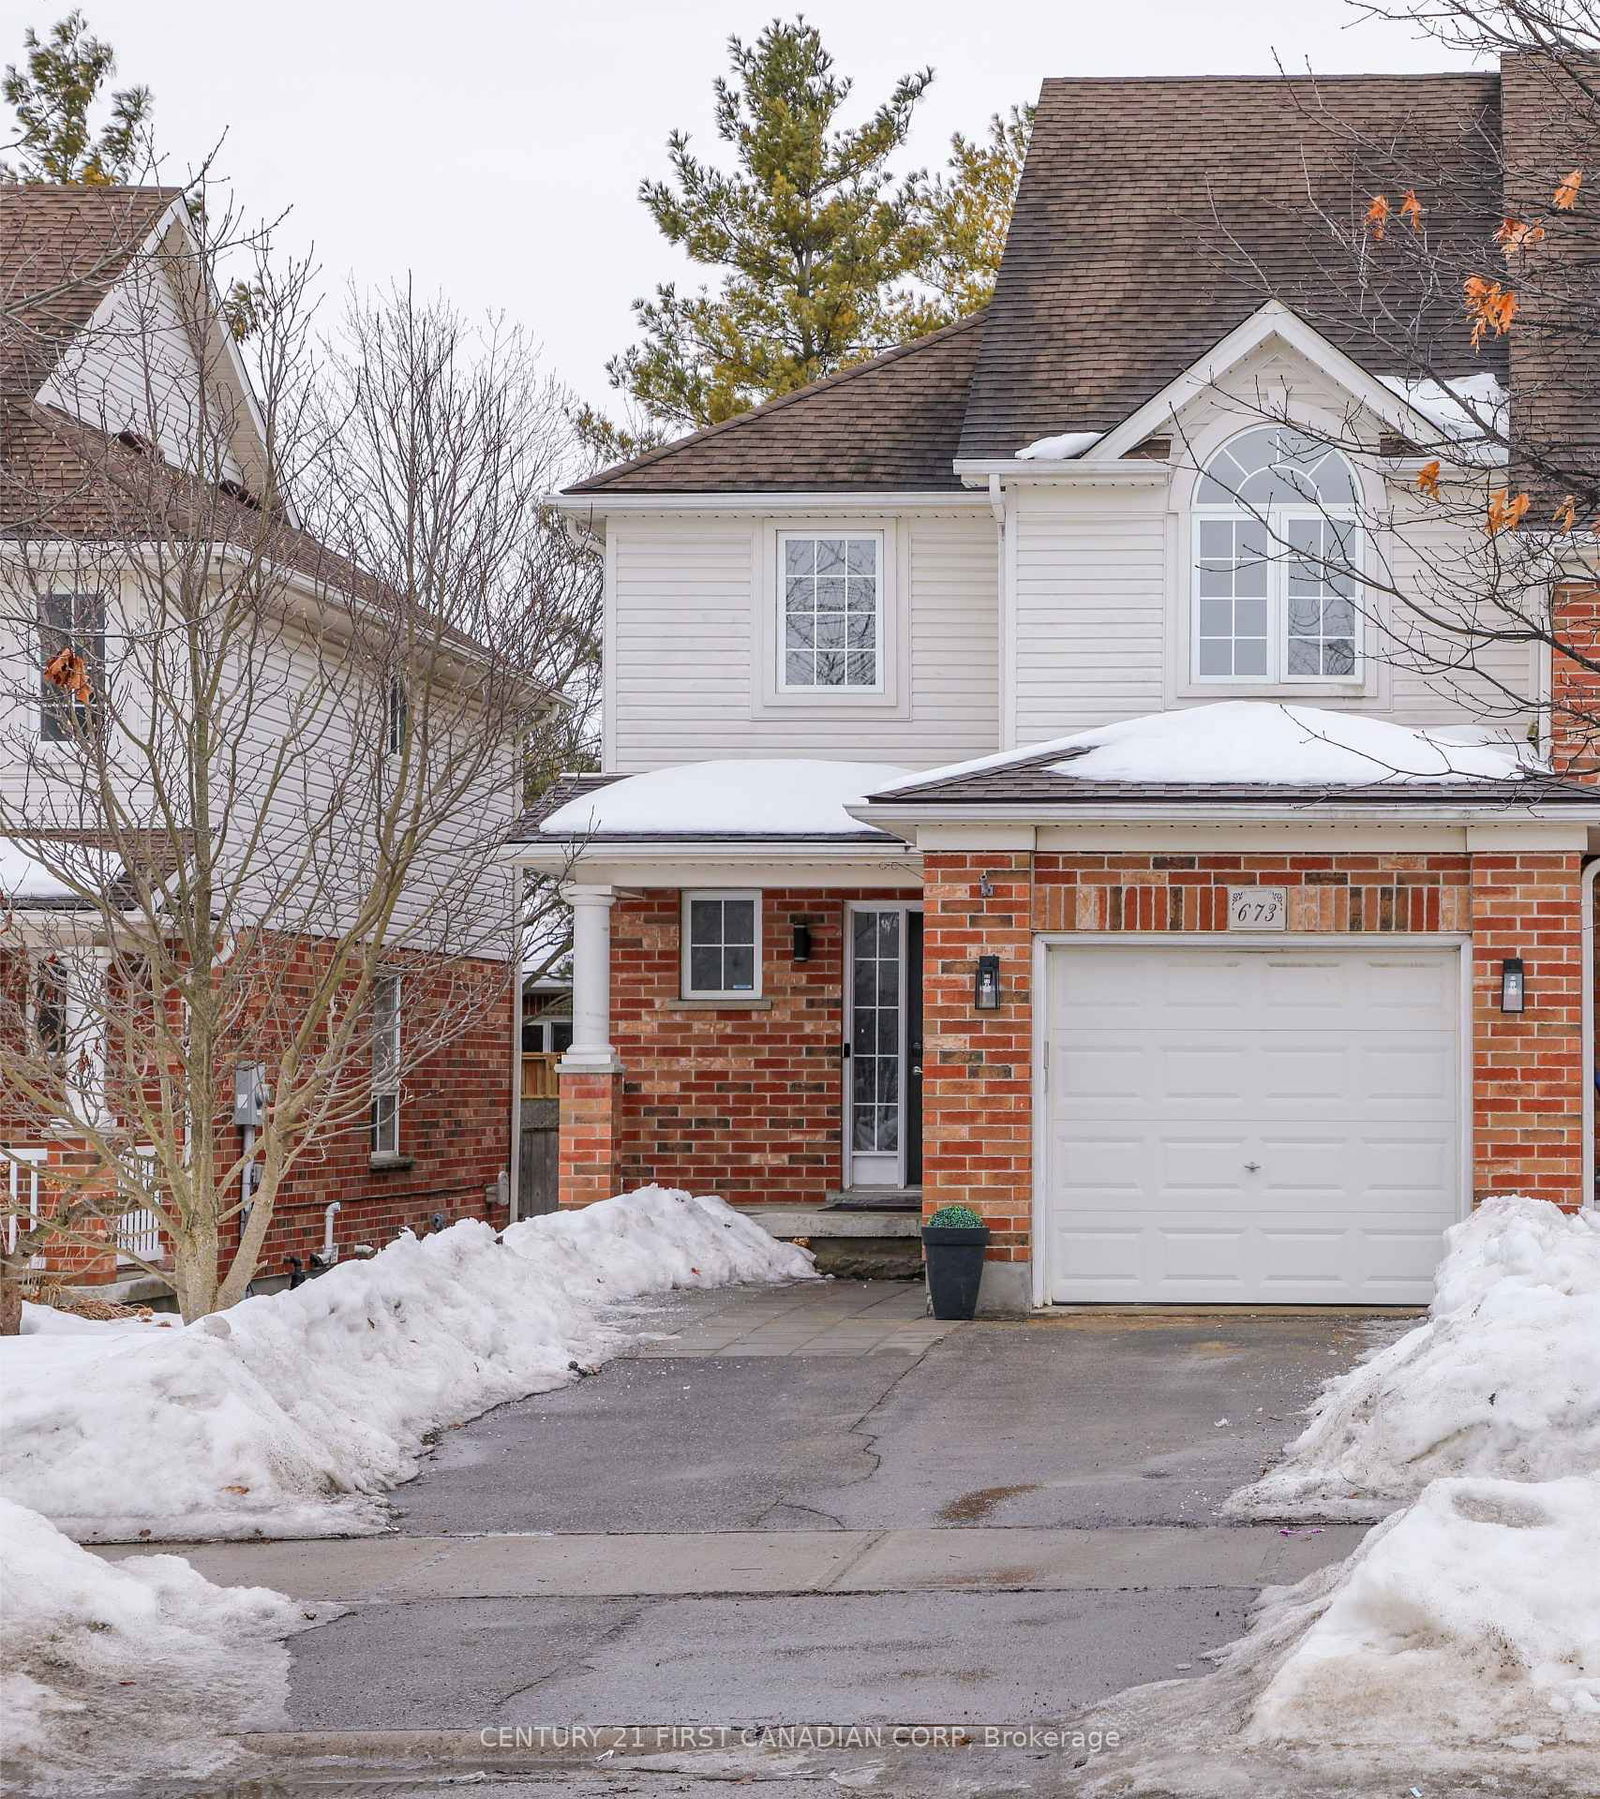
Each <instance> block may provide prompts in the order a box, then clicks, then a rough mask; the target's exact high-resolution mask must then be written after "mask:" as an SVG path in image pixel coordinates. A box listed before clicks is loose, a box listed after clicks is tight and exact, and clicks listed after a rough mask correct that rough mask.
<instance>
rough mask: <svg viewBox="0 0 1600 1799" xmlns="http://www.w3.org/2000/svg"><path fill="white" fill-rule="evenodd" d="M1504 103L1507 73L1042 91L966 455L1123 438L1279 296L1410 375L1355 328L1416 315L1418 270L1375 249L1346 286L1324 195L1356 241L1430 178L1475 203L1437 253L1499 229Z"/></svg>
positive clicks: (1353, 350)
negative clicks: (1380, 313)
mask: <svg viewBox="0 0 1600 1799" xmlns="http://www.w3.org/2000/svg"><path fill="white" fill-rule="evenodd" d="M1498 98H1499V80H1498V77H1496V76H1494V75H1477V74H1458V75H1362V76H1350V77H1338V78H1335V79H1332V80H1325V81H1324V80H1318V81H1312V80H1310V79H1304V80H1300V79H1294V80H1286V79H1284V78H1282V77H1263V78H1259V79H1256V78H1226V79H1223V78H1209V77H1207V78H1199V79H1187V80H1181V79H1172V80H1125V79H1121V78H1118V79H1114V80H1052V81H1046V82H1045V83H1044V86H1043V89H1042V91H1041V93H1040V98H1039V110H1038V116H1037V119H1036V121H1035V124H1034V130H1033V141H1032V144H1031V146H1030V148H1029V152H1028V160H1027V165H1026V167H1025V169H1024V171H1023V176H1022V182H1021V186H1020V188H1019V190H1018V194H1017V203H1016V210H1015V212H1014V214H1013V216H1012V221H1011V229H1010V234H1009V236H1008V238H1007V240H1006V251H1005V258H1004V260H1003V262H1002V264H1001V268H1000V276H999V280H998V282H997V284H996V287H995V295H994V299H993V301H992V302H991V304H990V307H989V326H988V329H987V330H986V331H985V333H984V343H983V348H982V351H981V352H980V354H979V358H978V366H977V370H976V372H975V373H974V375H973V379H972V385H971V389H970V392H969V397H968V403H967V412H966V420H965V424H964V426H963V429H962V434H961V447H960V454H961V455H962V456H964V457H995V456H1009V455H1011V454H1012V453H1013V452H1014V451H1016V450H1017V449H1018V448H1020V447H1021V446H1022V445H1024V444H1026V443H1029V442H1031V441H1032V440H1034V439H1036V438H1039V437H1044V436H1047V435H1050V434H1053V433H1056V432H1063V431H1075V430H1095V431H1105V430H1109V429H1110V428H1111V427H1112V426H1114V425H1116V424H1118V423H1119V422H1120V421H1121V420H1122V419H1124V418H1126V417H1128V416H1129V414H1131V413H1132V412H1134V411H1136V410H1137V409H1138V407H1139V406H1141V405H1142V404H1143V403H1144V402H1145V401H1146V400H1149V399H1150V398H1152V397H1153V396H1154V395H1156V394H1158V393H1159V392H1160V391H1161V390H1162V389H1163V388H1164V387H1166V386H1167V385H1168V384H1169V383H1170V382H1172V381H1174V380H1176V379H1177V377H1178V376H1180V375H1181V374H1183V372H1184V371H1185V370H1186V369H1188V368H1190V367H1191V366H1192V365H1193V364H1194V363H1195V362H1196V361H1197V360H1199V358H1200V357H1202V356H1203V355H1204V354H1205V353H1206V351H1208V350H1209V349H1211V348H1212V346H1213V345H1215V344H1216V343H1218V342H1219V341H1220V340H1221V339H1222V338H1224V337H1225V336H1227V334H1228V333H1229V332H1230V331H1232V330H1233V329H1234V328H1235V327H1236V326H1238V325H1240V324H1242V323H1243V322H1244V320H1245V319H1247V318H1248V317H1249V316H1250V315H1251V314H1252V313H1253V312H1255V311H1256V310H1257V309H1258V308H1259V307H1260V306H1261V305H1262V304H1263V303H1264V302H1265V301H1266V300H1267V299H1268V298H1271V297H1277V298H1279V299H1282V300H1283V301H1284V302H1285V304H1287V305H1289V306H1291V307H1292V308H1294V309H1295V310H1296V311H1299V312H1300V313H1301V314H1302V316H1307V317H1308V322H1310V323H1312V324H1314V325H1315V326H1316V327H1317V329H1318V330H1319V331H1321V332H1322V333H1323V334H1324V335H1325V336H1327V337H1329V338H1330V339H1331V340H1332V341H1334V342H1335V343H1337V344H1339V346H1340V347H1341V348H1343V349H1346V350H1348V351H1349V353H1350V354H1351V355H1353V356H1354V357H1355V358H1356V360H1358V361H1359V362H1361V363H1362V364H1363V366H1365V367H1366V368H1368V369H1369V370H1370V371H1371V372H1372V373H1374V374H1380V375H1381V374H1390V373H1402V372H1405V370H1406V367H1407V363H1406V361H1405V359H1404V357H1402V356H1396V355H1394V354H1393V353H1391V352H1389V351H1386V349H1385V347H1384V346H1383V345H1381V344H1379V343H1376V342H1374V339H1373V336H1372V335H1371V333H1370V331H1369V329H1368V328H1367V327H1364V326H1363V325H1362V324H1361V322H1360V319H1361V311H1362V308H1363V306H1366V307H1373V306H1388V307H1390V308H1392V310H1393V311H1394V313H1395V315H1396V316H1397V317H1400V318H1407V317H1411V316H1413V315H1415V313H1416V301H1415V296H1414V294H1412V293H1411V292H1410V291H1409V287H1410V283H1411V282H1412V281H1413V280H1414V278H1415V271H1414V266H1413V265H1412V264H1411V263H1410V262H1409V261H1408V259H1406V258H1405V257H1404V256H1399V255H1397V256H1393V257H1389V258H1384V259H1379V258H1376V257H1375V258H1373V259H1372V262H1371V264H1370V266H1369V269H1368V271H1367V275H1368V280H1369V283H1370V284H1371V285H1369V287H1368V289H1367V291H1366V293H1365V294H1362V293H1359V292H1354V291H1352V282H1351V276H1350V268H1349V264H1348V261H1347V259H1346V258H1345V256H1344V254H1343V252H1341V251H1339V250H1337V249H1335V247H1334V246H1333V244H1332V242H1331V241H1330V238H1329V235H1328V227H1327V224H1326V223H1324V222H1323V221H1322V220H1320V219H1317V218H1315V217H1313V216H1312V209H1311V203H1312V201H1313V200H1314V202H1315V204H1316V206H1317V207H1320V208H1322V209H1324V210H1325V212H1326V213H1327V214H1328V215H1331V217H1332V219H1333V220H1334V221H1336V222H1339V223H1341V224H1343V223H1345V222H1348V223H1349V224H1350V225H1351V226H1352V227H1353V230H1354V234H1355V237H1356V239H1357V241H1359V238H1360V233H1361V219H1362V215H1363V213H1364V211H1365V209H1366V206H1367V204H1368V202H1369V200H1370V198H1371V196H1372V195H1373V194H1374V193H1379V192H1390V193H1396V194H1398V193H1403V192H1404V191H1405V189H1406V188H1408V187H1411V186H1413V185H1418V184H1420V183H1421V182H1422V180H1423V171H1426V172H1427V173H1428V174H1429V175H1430V176H1431V178H1432V183H1433V191H1437V190H1438V189H1440V188H1441V187H1442V188H1444V189H1446V190H1447V191H1453V192H1456V193H1459V194H1465V195H1466V196H1467V200H1468V203H1467V204H1466V205H1465V206H1464V209H1463V212H1462V214H1461V216H1460V217H1458V218H1455V219H1453V220H1444V219H1441V218H1438V217H1434V218H1430V220H1429V225H1430V231H1431V233H1432V234H1433V235H1434V239H1435V241H1437V237H1438V234H1439V233H1440V232H1441V231H1447V230H1449V231H1456V232H1462V233H1466V234H1469V235H1472V236H1477V235H1479V234H1481V233H1482V232H1483V230H1484V229H1485V226H1486V225H1487V226H1488V228H1489V229H1492V223H1490V221H1492V219H1493V218H1494V216H1495V215H1496V212H1497V208H1498V204H1499V202H1498V197H1497V195H1496V192H1495V187H1494V181H1495V170H1494V157H1493V150H1494V145H1495V139H1496V134H1497V131H1498V118H1499V113H1498ZM1377 144H1381V145H1382V146H1383V149H1382V151H1381V152H1379V151H1377V150H1375V149H1374V148H1373V147H1372V146H1374V145H1377ZM1438 306H1439V308H1440V309H1442V310H1441V311H1440V313H1439V318H1440V319H1441V320H1442V319H1443V318H1445V317H1446V316H1447V317H1448V320H1449V322H1450V324H1451V325H1452V326H1453V327H1455V328H1456V329H1457V330H1458V334H1459V336H1460V347H1461V358H1462V360H1461V368H1462V370H1465V369H1467V368H1483V367H1485V366H1489V367H1492V366H1493V361H1492V360H1489V359H1485V358H1478V357H1475V356H1474V355H1473V354H1472V352H1471V350H1470V347H1469V345H1468V342H1467V332H1466V327H1465V323H1464V321H1463V320H1462V316H1461V312H1460V307H1459V302H1458V298H1457V296H1456V295H1455V294H1454V293H1453V292H1452V293H1449V294H1442V295H1440V296H1438ZM1319 308H1320V310H1318V309H1319ZM1313 311H1316V312H1317V316H1310V315H1311V314H1312V312H1313ZM1434 335H1435V336H1437V333H1435V334H1434ZM1412 366H1413V367H1414V365H1412ZM1441 372H1443V371H1441ZM1448 372H1458V371H1455V370H1451V371H1448Z"/></svg>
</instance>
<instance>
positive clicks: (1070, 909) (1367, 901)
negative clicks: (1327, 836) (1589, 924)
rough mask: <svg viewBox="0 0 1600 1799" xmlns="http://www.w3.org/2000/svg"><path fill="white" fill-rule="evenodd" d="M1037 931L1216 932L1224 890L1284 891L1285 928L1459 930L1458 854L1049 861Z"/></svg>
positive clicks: (1041, 875)
mask: <svg viewBox="0 0 1600 1799" xmlns="http://www.w3.org/2000/svg"><path fill="white" fill-rule="evenodd" d="M1034 879H1035V883H1036V885H1035V888H1034V907H1033V921H1034V926H1035V928H1036V929H1038V930H1041V931H1223V930H1226V929H1227V925H1228V889H1229V888H1230V887H1286V888H1287V889H1288V890H1289V893H1288V900H1289V922H1288V928H1289V929H1290V930H1291V931H1349V932H1364V931H1378V932H1385V931H1465V930H1467V929H1468V928H1469V925H1470V903H1469V894H1468V859H1467V857H1466V856H1465V855H1448V854H1446V855H1376V854H1373V855H1362V854H1355V853H1349V854H1345V853H1341V854H1338V855H1332V854H1330V855H1301V854H1295V853H1290V852H1287V851H1286V852H1284V853H1282V854H1277V855H1259V854H1256V855H1250V854H1245V853H1244V852H1242V851H1239V852H1234V851H1229V852H1225V853H1217V854H1206V855H1149V854H1143V853H1140V854H1128V855H1071V856H1068V855H1054V854H1050V853H1041V854H1040V855H1039V856H1038V857H1036V859H1035V867H1034Z"/></svg>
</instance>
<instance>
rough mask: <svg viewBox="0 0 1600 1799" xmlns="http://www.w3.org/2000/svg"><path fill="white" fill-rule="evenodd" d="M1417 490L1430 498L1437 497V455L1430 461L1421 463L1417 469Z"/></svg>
mask: <svg viewBox="0 0 1600 1799" xmlns="http://www.w3.org/2000/svg"><path fill="white" fill-rule="evenodd" d="M1417 492H1418V493H1425V494H1426V495H1427V496H1428V498H1429V499H1430V500H1436V499H1438V497H1439V459H1438V457H1437V456H1436V457H1434V459H1433V461H1432V462H1425V463H1423V465H1422V467H1421V468H1419V469H1418V470H1417Z"/></svg>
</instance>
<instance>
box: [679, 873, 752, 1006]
mask: <svg viewBox="0 0 1600 1799" xmlns="http://www.w3.org/2000/svg"><path fill="white" fill-rule="evenodd" d="M760 991H761V895H760V894H759V893H727V892H709V893H685V894H684V896H683V997H684V998H685V999H754V998H755V997H756V996H757V995H758V994H759V993H760Z"/></svg>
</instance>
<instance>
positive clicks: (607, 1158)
mask: <svg viewBox="0 0 1600 1799" xmlns="http://www.w3.org/2000/svg"><path fill="white" fill-rule="evenodd" d="M560 1099H561V1106H560V1157H561V1167H560V1174H559V1177H558V1181H559V1193H560V1199H561V1204H562V1205H564V1206H589V1205H593V1204H594V1202H595V1201H596V1200H597V1199H609V1198H610V1197H611V1195H612V1194H613V1193H617V1192H620V1191H621V1180H622V1176H621V1171H620V1161H619V1154H618V1123H619V1118H620V1110H621V1104H622V1079H621V1076H620V1075H614V1074H581V1073H577V1072H575V1071H574V1072H568V1073H565V1074H563V1075H562V1076H561V1077H560Z"/></svg>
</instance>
